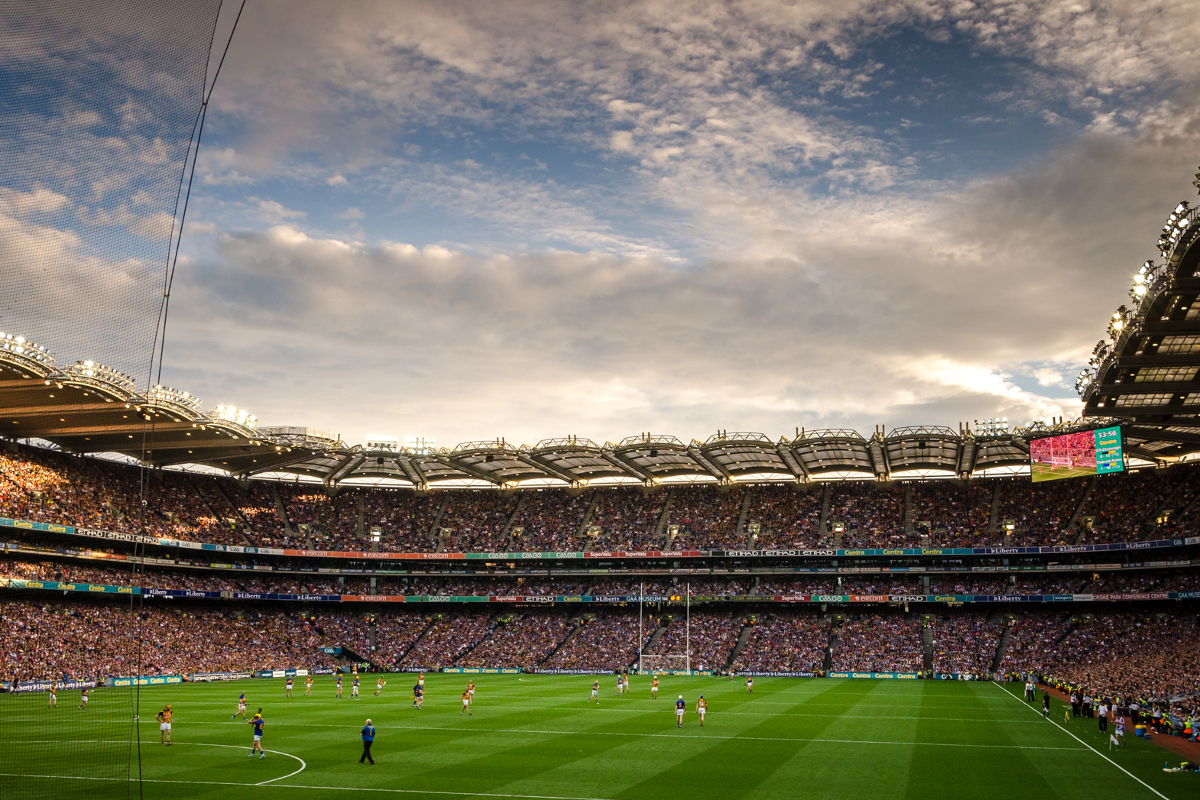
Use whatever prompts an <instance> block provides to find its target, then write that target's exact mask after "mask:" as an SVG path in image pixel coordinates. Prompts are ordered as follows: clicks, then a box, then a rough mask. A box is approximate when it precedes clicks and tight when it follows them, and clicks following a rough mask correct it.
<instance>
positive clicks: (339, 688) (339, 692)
mask: <svg viewBox="0 0 1200 800" xmlns="http://www.w3.org/2000/svg"><path fill="white" fill-rule="evenodd" d="M335 697H336V698H337V699H338V700H341V699H342V676H341V675H338V679H337V695H335Z"/></svg>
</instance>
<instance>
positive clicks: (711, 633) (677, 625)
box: [645, 611, 743, 671]
mask: <svg viewBox="0 0 1200 800" xmlns="http://www.w3.org/2000/svg"><path fill="white" fill-rule="evenodd" d="M742 621H743V618H742V617H730V615H729V612H728V611H725V612H715V611H693V612H692V614H691V619H690V630H689V620H687V619H686V617H685V615H683V614H676V615H675V616H674V617H673V618H672V619H671V620H670V622H669V624H667V629H666V630H665V631H663V633H662V634H661V635H660V636H659V637H658V639H657V640H656V641H655V642H654V644H653V645H651V646H650V647H648V648H646V650H645V653H646V655H664V656H665V655H685V654H686V655H690V657H691V662H690V663H691V666H692V669H695V670H701V671H703V670H722V669H724V668H725V664H726V662H727V661H728V660H729V654H730V653H732V652H733V648H734V645H736V644H737V640H738V634H739V633H740V632H741V630H742ZM689 647H690V650H689Z"/></svg>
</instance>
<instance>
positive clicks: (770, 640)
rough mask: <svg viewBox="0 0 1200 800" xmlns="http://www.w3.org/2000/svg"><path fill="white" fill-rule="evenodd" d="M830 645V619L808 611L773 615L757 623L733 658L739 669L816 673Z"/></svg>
mask: <svg viewBox="0 0 1200 800" xmlns="http://www.w3.org/2000/svg"><path fill="white" fill-rule="evenodd" d="M828 647H829V620H828V619H826V618H824V617H822V616H818V615H816V614H814V613H811V612H806V611H786V612H780V613H776V614H773V615H772V616H771V618H770V619H768V620H765V621H764V620H759V621H757V622H756V623H755V624H754V627H753V628H752V629H751V631H750V635H749V637H748V638H747V639H746V645H745V646H744V647H743V648H742V651H741V652H740V653H738V655H737V658H736V659H734V662H733V669H734V670H735V671H737V672H814V673H815V672H817V671H819V670H820V669H822V668H823V666H824V663H825V651H826V649H827V648H828Z"/></svg>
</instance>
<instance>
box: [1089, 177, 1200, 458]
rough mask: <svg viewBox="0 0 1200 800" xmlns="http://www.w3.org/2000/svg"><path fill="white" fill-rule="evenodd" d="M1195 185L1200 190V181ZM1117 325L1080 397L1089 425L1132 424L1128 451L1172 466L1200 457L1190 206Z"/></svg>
mask: <svg viewBox="0 0 1200 800" xmlns="http://www.w3.org/2000/svg"><path fill="white" fill-rule="evenodd" d="M1195 185H1196V186H1197V187H1200V174H1197V176H1196V181H1195ZM1158 249H1159V252H1160V253H1161V255H1162V257H1163V260H1162V263H1159V264H1155V263H1154V262H1153V261H1147V262H1146V263H1145V264H1143V265H1142V267H1141V268H1140V269H1139V270H1138V271H1137V273H1136V274H1135V275H1134V278H1133V285H1132V286H1131V287H1130V289H1129V297H1130V298H1131V305H1130V306H1125V305H1122V306H1120V307H1119V308H1118V309H1117V311H1116V313H1114V314H1113V316H1112V318H1111V319H1110V320H1109V327H1108V339H1105V340H1101V341H1100V342H1099V343H1098V344H1097V345H1096V347H1095V349H1094V350H1093V355H1092V359H1091V361H1090V362H1089V367H1088V369H1086V370H1084V371H1083V372H1082V373H1080V375H1079V380H1078V381H1077V383H1076V389H1078V391H1079V395H1080V397H1081V398H1083V401H1084V412H1083V415H1084V417H1103V418H1112V419H1118V420H1121V421H1122V422H1123V423H1125V426H1124V432H1125V439H1126V450H1127V451H1128V452H1132V453H1134V454H1135V455H1140V456H1142V457H1144V458H1152V459H1156V460H1159V461H1170V460H1174V459H1178V458H1181V457H1183V456H1185V455H1189V454H1191V453H1195V452H1197V451H1200V379H1198V375H1200V209H1196V208H1192V207H1191V205H1190V204H1189V203H1188V202H1186V201H1184V202H1182V203H1180V204H1179V205H1178V206H1176V207H1175V208H1174V210H1172V211H1171V213H1170V214H1169V215H1168V216H1167V220H1166V224H1165V225H1164V226H1163V231H1162V235H1161V237H1160V238H1159V241H1158Z"/></svg>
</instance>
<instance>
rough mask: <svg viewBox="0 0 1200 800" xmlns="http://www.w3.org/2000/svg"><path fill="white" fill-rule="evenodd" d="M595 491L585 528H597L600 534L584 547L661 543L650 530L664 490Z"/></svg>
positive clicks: (615, 547) (646, 546)
mask: <svg viewBox="0 0 1200 800" xmlns="http://www.w3.org/2000/svg"><path fill="white" fill-rule="evenodd" d="M597 492H598V494H597V497H596V504H595V506H594V508H593V510H592V517H591V519H590V520H589V521H588V527H589V528H598V529H599V531H600V535H599V537H598V538H597V540H596V541H592V542H589V543H588V544H586V545H585V546H584V549H588V550H649V549H654V548H655V547H658V546H660V545H661V544H663V542H662V541H660V540H658V539H656V538H655V535H654V530H655V527H656V526H657V525H658V518H659V517H661V516H662V510H663V504H664V503H666V502H667V493H666V492H664V491H659V492H651V493H646V492H643V491H642V490H641V489H635V488H631V487H621V488H616V489H604V490H597Z"/></svg>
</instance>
